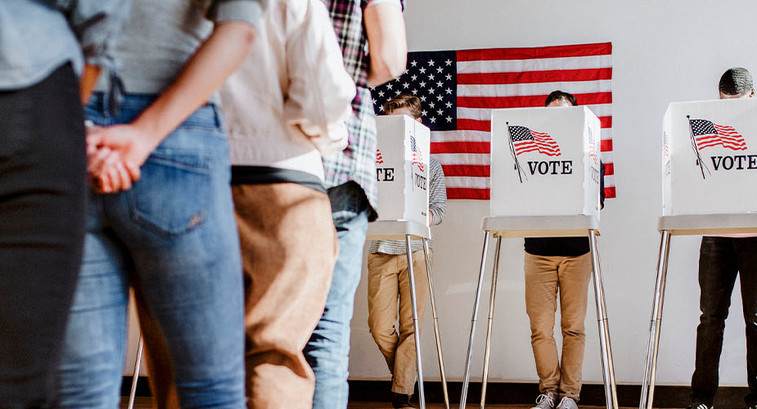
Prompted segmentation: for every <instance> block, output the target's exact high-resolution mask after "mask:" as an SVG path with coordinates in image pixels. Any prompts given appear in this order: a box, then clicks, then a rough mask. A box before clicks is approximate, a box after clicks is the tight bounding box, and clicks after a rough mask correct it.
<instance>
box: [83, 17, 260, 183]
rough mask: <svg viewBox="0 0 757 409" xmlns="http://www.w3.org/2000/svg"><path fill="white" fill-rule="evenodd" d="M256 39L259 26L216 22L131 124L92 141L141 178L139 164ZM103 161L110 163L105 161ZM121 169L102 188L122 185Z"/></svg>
mask: <svg viewBox="0 0 757 409" xmlns="http://www.w3.org/2000/svg"><path fill="white" fill-rule="evenodd" d="M254 38H255V29H254V27H253V26H252V25H251V24H249V23H246V22H242V21H227V22H223V23H220V24H217V25H216V27H215V29H214V30H213V33H212V34H211V35H210V37H208V39H207V40H206V41H205V42H204V43H203V44H202V45H201V46H200V47H199V48H198V49H197V52H196V53H195V54H194V55H193V56H192V58H190V59H189V61H188V62H187V63H186V65H185V66H184V68H183V69H182V71H181V73H180V74H179V76H178V77H177V79H176V81H174V82H173V83H172V84H171V85H170V86H169V87H168V88H166V90H165V91H163V93H161V95H160V96H159V97H158V99H157V100H155V102H154V103H153V104H152V105H150V106H149V107H148V108H147V109H146V110H145V111H144V112H142V114H140V115H139V116H138V117H137V118H136V119H135V120H134V121H133V122H132V123H130V124H125V125H115V126H110V127H104V128H96V129H94V130H92V131H91V132H90V133H89V134H88V136H87V143H88V144H89V145H91V146H95V147H97V148H98V149H102V148H104V147H107V148H109V149H110V150H112V151H113V153H114V154H117V155H119V157H120V160H121V161H122V162H123V164H124V165H125V166H126V169H127V170H129V172H130V174H131V177H132V179H133V180H136V179H137V178H138V177H139V173H138V170H139V167H140V166H142V164H143V163H144V162H145V160H147V157H148V156H150V154H151V153H152V151H153V150H154V149H155V148H156V147H157V146H158V145H159V144H160V142H161V141H163V139H165V138H166V136H168V134H170V133H171V132H172V131H173V130H174V129H176V127H177V126H178V125H179V124H181V123H182V122H183V121H184V120H185V119H186V118H187V117H189V115H190V114H192V112H194V111H195V110H196V109H197V108H199V107H200V106H201V105H202V104H204V103H205V102H206V101H207V100H208V98H209V97H210V96H211V95H212V94H213V92H215V90H216V89H218V88H219V87H220V86H221V85H222V84H223V83H224V81H225V80H226V78H227V77H228V76H229V75H231V73H233V72H234V70H236V69H237V67H239V65H240V64H241V63H242V61H243V60H244V58H245V57H246V56H247V54H248V53H249V51H250V48H251V47H252V43H253V41H254ZM102 163H104V164H107V163H109V162H108V161H107V160H103V161H102ZM106 169H112V168H111V167H106ZM94 171H97V169H95V170H94ZM102 171H104V170H101V172H102ZM90 173H92V172H90ZM119 174H121V175H123V173H122V172H118V173H115V172H113V171H112V170H111V178H110V179H112V180H111V181H112V183H110V184H109V183H108V181H107V180H101V181H100V184H101V188H102V189H101V191H102V192H104V193H111V192H117V191H118V190H120V189H121V183H118V182H113V180H116V181H117V180H120V179H122V178H118V175H119Z"/></svg>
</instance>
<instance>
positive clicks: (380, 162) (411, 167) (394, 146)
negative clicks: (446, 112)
mask: <svg viewBox="0 0 757 409" xmlns="http://www.w3.org/2000/svg"><path fill="white" fill-rule="evenodd" d="M376 129H377V139H378V146H377V148H378V149H377V151H376V179H377V181H378V209H377V210H378V213H379V219H378V220H377V221H375V222H373V223H370V224H369V225H368V232H367V234H366V238H367V239H368V240H404V242H405V253H406V257H407V266H408V276H409V280H408V281H409V283H410V301H411V305H412V308H413V311H412V315H413V328H414V330H415V333H414V335H413V336H414V340H415V359H416V363H417V365H416V371H417V374H418V400H419V402H420V407H421V409H425V408H426V397H425V391H424V384H423V364H422V360H421V342H420V334H421V331H420V323H419V322H418V306H417V305H418V304H417V303H418V300H416V289H415V271H414V270H415V269H414V268H413V259H412V248H411V242H410V240H411V239H413V238H414V239H420V240H421V241H422V243H423V253H424V256H425V257H424V258H425V262H426V274H427V278H428V286H429V288H428V289H429V298H430V301H431V312H432V315H433V324H434V339H435V340H436V352H437V359H438V361H439V372H440V374H441V378H442V395H443V397H444V402H445V407H446V408H449V393H448V392H447V376H446V373H445V370H444V358H443V355H442V345H441V334H440V331H439V319H438V315H437V313H436V300H435V296H434V281H433V277H432V272H431V260H430V258H429V255H430V251H429V247H428V240H429V238H430V237H431V231H430V230H429V227H428V189H429V183H430V181H429V158H430V146H431V145H430V144H431V142H430V135H431V133H430V131H429V129H428V128H427V127H426V126H424V125H423V124H421V123H420V122H418V121H416V120H414V119H413V118H410V117H409V116H405V115H387V116H379V117H377V118H376Z"/></svg>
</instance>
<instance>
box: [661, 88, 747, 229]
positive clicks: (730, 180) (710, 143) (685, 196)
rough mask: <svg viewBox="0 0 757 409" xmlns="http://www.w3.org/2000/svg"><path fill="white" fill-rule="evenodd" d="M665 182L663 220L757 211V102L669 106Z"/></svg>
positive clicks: (715, 101) (730, 100)
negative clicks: (675, 217)
mask: <svg viewBox="0 0 757 409" xmlns="http://www.w3.org/2000/svg"><path fill="white" fill-rule="evenodd" d="M662 180H663V184H662V186H663V209H662V214H663V216H673V215H691V214H731V213H747V212H753V211H757V190H755V189H753V188H752V186H754V185H755V183H757V100H755V99H751V98H744V99H729V100H714V101H698V102H681V103H673V104H670V106H669V107H668V110H667V112H666V113H665V117H664V120H663V152H662Z"/></svg>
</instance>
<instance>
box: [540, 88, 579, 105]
mask: <svg viewBox="0 0 757 409" xmlns="http://www.w3.org/2000/svg"><path fill="white" fill-rule="evenodd" d="M557 100H563V101H568V103H570V105H573V106H576V105H578V102H576V97H574V96H573V94H571V93H569V92H565V91H560V90H557V91H552V93H550V94H549V95H547V100H546V101H544V106H547V105H549V104H551V103H552V101H557Z"/></svg>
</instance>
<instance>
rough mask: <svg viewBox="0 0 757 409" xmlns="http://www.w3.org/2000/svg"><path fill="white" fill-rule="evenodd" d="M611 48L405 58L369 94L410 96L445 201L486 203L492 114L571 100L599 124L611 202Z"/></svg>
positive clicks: (377, 98) (382, 98)
mask: <svg viewBox="0 0 757 409" xmlns="http://www.w3.org/2000/svg"><path fill="white" fill-rule="evenodd" d="M611 60H612V44H611V43H600V44H582V45H568V46H555V47H536V48H496V49H479V50H458V51H430V52H412V53H409V54H408V64H407V71H406V72H405V73H404V74H403V75H402V76H400V77H399V78H397V79H396V80H394V81H390V82H389V83H387V84H384V85H382V86H380V87H377V88H375V89H374V90H373V99H374V103H375V109H376V113H377V114H381V112H382V105H383V104H384V102H386V101H387V100H389V99H391V98H393V97H395V96H397V95H399V94H402V93H408V94H412V95H416V96H417V97H418V98H420V99H421V102H422V104H423V123H424V124H425V125H426V126H428V127H429V128H430V129H431V153H432V154H433V155H434V157H436V159H438V160H439V162H440V163H441V164H442V168H443V169H444V175H445V182H446V184H447V197H448V198H450V199H484V200H487V199H489V164H490V156H489V151H490V131H491V124H490V121H491V110H492V109H494V108H520V107H537V106H544V100H545V99H546V97H547V95H548V94H549V93H550V92H552V91H554V90H557V89H560V90H563V91H566V92H570V93H572V94H573V95H575V97H576V99H577V100H578V103H579V104H581V105H586V106H588V107H589V108H590V109H591V110H592V111H593V112H594V114H595V115H597V116H598V117H599V119H600V122H601V124H602V134H601V139H602V140H601V146H602V149H601V150H602V153H601V159H602V161H603V162H604V165H605V172H606V173H605V196H606V197H608V198H610V197H615V181H614V173H615V171H614V167H613V160H612V61H611Z"/></svg>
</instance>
